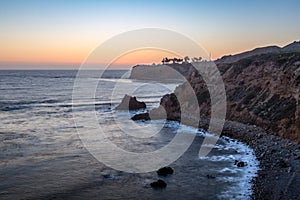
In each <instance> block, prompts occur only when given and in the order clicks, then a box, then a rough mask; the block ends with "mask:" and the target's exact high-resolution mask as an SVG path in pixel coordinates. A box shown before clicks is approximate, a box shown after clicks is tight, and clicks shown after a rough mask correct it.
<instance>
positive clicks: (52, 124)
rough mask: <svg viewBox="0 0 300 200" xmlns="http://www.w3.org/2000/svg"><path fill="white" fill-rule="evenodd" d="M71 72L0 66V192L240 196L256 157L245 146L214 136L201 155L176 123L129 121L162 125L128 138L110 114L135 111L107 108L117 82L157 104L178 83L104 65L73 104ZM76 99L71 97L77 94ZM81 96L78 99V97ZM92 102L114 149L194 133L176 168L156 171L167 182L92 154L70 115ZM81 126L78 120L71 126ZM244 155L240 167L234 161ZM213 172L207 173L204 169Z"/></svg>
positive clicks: (3, 195)
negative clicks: (160, 185)
mask: <svg viewBox="0 0 300 200" xmlns="http://www.w3.org/2000/svg"><path fill="white" fill-rule="evenodd" d="M76 73H77V72H76V71H0V91H1V96H0V140H1V143H0V152H1V154H0V180H1V181H0V199H246V198H249V195H250V194H251V190H250V188H251V184H250V183H249V182H250V181H251V179H252V178H253V177H254V176H255V173H256V171H257V165H258V163H257V161H256V159H255V157H254V155H253V152H252V150H251V149H249V148H247V146H245V145H243V144H241V143H239V142H236V141H233V140H230V139H227V138H220V139H219V141H218V143H217V145H216V147H215V148H214V149H213V151H212V152H211V153H210V154H209V156H208V157H207V158H205V159H199V158H198V156H197V155H198V151H199V147H200V145H201V143H202V141H203V136H204V135H205V134H207V133H202V132H200V131H197V130H196V129H194V128H191V127H187V126H184V125H181V124H179V123H175V122H165V121H160V120H158V121H151V122H146V123H145V122H136V123H138V125H139V126H145V128H147V129H150V130H156V129H158V128H160V127H163V128H162V129H161V130H160V131H159V133H158V134H155V135H154V136H153V137H150V138H147V139H145V138H144V139H142V140H131V139H128V137H127V136H126V134H125V135H124V133H123V132H122V130H121V129H120V128H119V127H118V126H117V125H116V123H115V119H116V118H118V119H119V120H122V122H124V123H125V124H126V123H127V122H128V123H132V122H131V120H130V116H132V115H133V114H134V112H130V113H128V112H125V111H115V110H114V109H113V108H114V107H115V106H116V105H117V104H118V103H119V102H120V101H121V99H122V97H123V96H124V94H125V93H124V92H125V91H123V90H115V89H114V88H115V86H116V84H120V86H121V88H130V87H133V86H134V87H135V88H138V89H137V90H135V91H134V95H135V96H137V97H138V99H139V100H142V101H145V102H146V104H147V108H148V109H151V108H153V107H156V106H158V105H159V100H160V98H161V96H162V95H164V94H166V93H170V92H171V91H173V90H174V89H175V87H176V85H178V83H168V84H159V83H155V82H141V81H135V80H129V79H124V78H122V79H120V77H121V76H122V75H123V74H124V73H126V71H117V70H112V71H106V72H105V73H104V75H103V77H101V78H99V77H98V76H97V73H95V72H94V71H90V72H89V73H90V76H89V78H90V79H97V80H99V82H98V88H97V91H96V94H95V98H91V99H87V98H86V97H82V98H83V99H82V102H84V103H82V104H80V103H79V104H76V105H73V108H72V91H73V83H74V80H75V76H76ZM77 102H78V101H77ZM79 102H80V101H79ZM94 106H95V109H96V114H97V118H98V119H99V125H101V127H102V128H103V129H104V130H106V132H107V133H109V134H110V133H111V136H110V139H111V141H112V142H114V143H115V144H117V145H118V146H120V147H121V148H124V149H127V150H130V151H134V152H144V151H153V150H155V149H159V148H161V147H163V146H164V145H166V144H168V142H170V140H172V138H173V137H174V135H175V134H176V132H178V131H181V132H184V133H186V134H195V133H196V134H197V137H196V138H195V140H194V142H193V144H192V145H191V147H190V148H189V149H188V151H187V152H186V153H185V154H184V155H183V156H182V157H181V158H179V159H178V160H177V161H175V162H174V163H173V164H171V167H172V168H173V169H174V170H175V173H174V174H173V175H172V176H170V177H167V178H163V179H164V180H165V181H166V182H167V184H168V186H167V188H166V189H164V190H153V189H152V188H151V187H150V186H149V184H150V183H151V182H152V181H155V180H157V178H158V177H157V175H156V173H155V172H149V173H143V174H130V173H125V172H121V171H116V170H113V169H111V168H109V167H107V166H105V165H104V164H102V163H101V162H99V161H97V160H96V159H95V158H94V157H93V156H92V155H91V154H90V153H89V152H88V150H87V149H86V148H85V147H84V145H83V143H82V142H81V140H80V139H79V136H78V134H77V130H76V125H75V123H74V120H73V114H74V113H76V115H77V116H81V114H82V116H85V113H86V112H89V111H91V110H93V108H94ZM77 128H78V129H84V128H85V127H77ZM236 159H237V160H244V161H247V163H248V165H247V166H246V167H244V168H237V167H236V166H234V160H236ZM208 174H209V175H213V176H215V177H216V178H214V179H208V178H207V175H208Z"/></svg>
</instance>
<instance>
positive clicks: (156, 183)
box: [150, 179, 167, 188]
mask: <svg viewBox="0 0 300 200" xmlns="http://www.w3.org/2000/svg"><path fill="white" fill-rule="evenodd" d="M150 186H151V187H152V188H166V187H167V183H166V182H165V181H163V180H161V179H158V180H157V181H154V182H152V183H150Z"/></svg>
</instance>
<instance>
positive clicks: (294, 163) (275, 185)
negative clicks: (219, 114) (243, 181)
mask: <svg viewBox="0 0 300 200" xmlns="http://www.w3.org/2000/svg"><path fill="white" fill-rule="evenodd" d="M222 134H223V135H226V136H228V137H231V138H233V139H237V140H239V141H241V142H243V143H245V144H247V145H248V146H249V147H251V148H252V149H253V150H254V153H255V155H256V157H257V159H258V160H259V162H260V166H259V167H260V170H259V171H258V176H257V177H256V178H255V179H254V180H252V183H253V186H252V187H253V188H252V189H253V195H252V199H286V200H291V199H299V196H300V190H299V188H300V146H299V145H298V144H297V143H296V142H293V141H291V140H289V139H283V138H280V137H278V136H274V135H270V134H267V133H266V132H265V131H264V130H262V129H261V128H258V127H256V126H253V125H245V124H241V123H238V122H232V121H227V122H226V123H225V126H224V128H223V132H222Z"/></svg>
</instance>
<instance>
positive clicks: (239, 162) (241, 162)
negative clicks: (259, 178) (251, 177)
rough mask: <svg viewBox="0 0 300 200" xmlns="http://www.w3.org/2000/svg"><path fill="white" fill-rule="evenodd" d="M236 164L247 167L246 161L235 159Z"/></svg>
mask: <svg viewBox="0 0 300 200" xmlns="http://www.w3.org/2000/svg"><path fill="white" fill-rule="evenodd" d="M234 165H236V166H237V167H245V166H246V162H243V161H238V160H235V161H234Z"/></svg>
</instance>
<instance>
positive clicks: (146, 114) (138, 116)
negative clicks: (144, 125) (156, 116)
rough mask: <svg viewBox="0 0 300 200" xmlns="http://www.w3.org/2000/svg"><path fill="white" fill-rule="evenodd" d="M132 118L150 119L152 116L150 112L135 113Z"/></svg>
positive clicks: (134, 119)
mask: <svg viewBox="0 0 300 200" xmlns="http://www.w3.org/2000/svg"><path fill="white" fill-rule="evenodd" d="M131 119H132V120H133V121H136V120H150V116H149V113H140V114H136V115H134V116H133V117H131Z"/></svg>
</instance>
